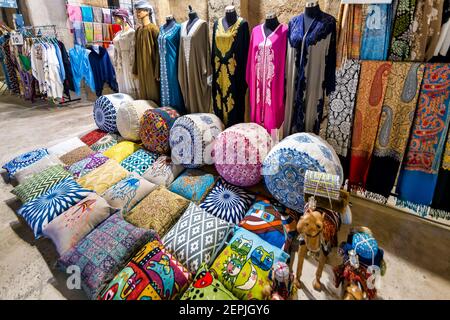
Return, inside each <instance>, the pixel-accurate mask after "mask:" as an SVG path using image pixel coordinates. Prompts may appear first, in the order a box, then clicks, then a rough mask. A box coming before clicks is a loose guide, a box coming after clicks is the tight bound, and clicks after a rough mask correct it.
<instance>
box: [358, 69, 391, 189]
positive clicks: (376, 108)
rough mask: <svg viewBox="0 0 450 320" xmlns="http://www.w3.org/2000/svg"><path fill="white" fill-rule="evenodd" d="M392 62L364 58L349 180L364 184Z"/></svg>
mask: <svg viewBox="0 0 450 320" xmlns="http://www.w3.org/2000/svg"><path fill="white" fill-rule="evenodd" d="M391 67H392V62H381V61H380V62H379V61H362V62H361V75H360V81H359V83H360V84H362V85H360V86H359V88H358V96H357V100H356V111H355V122H354V126H353V137H352V153H351V159H350V175H349V183H350V185H351V186H354V187H361V186H362V187H363V188H364V187H365V184H366V179H367V173H368V169H369V165H370V159H371V157H372V152H373V148H374V146H375V140H376V137H377V131H378V123H379V122H380V116H381V107H382V104H383V100H384V95H385V93H386V87H387V79H388V75H389V72H390V70H391Z"/></svg>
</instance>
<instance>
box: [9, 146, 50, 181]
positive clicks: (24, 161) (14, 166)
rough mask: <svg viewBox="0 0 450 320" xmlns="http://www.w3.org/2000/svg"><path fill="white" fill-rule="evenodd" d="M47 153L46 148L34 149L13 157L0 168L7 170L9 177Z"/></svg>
mask: <svg viewBox="0 0 450 320" xmlns="http://www.w3.org/2000/svg"><path fill="white" fill-rule="evenodd" d="M47 155H48V151H47V149H43V148H41V149H36V150H33V151H30V152H27V153H24V154H21V155H20V156H18V157H15V158H14V159H12V160H11V161H9V162H8V163H6V164H5V165H4V166H3V167H2V168H3V169H5V170H6V171H8V175H9V177H13V176H14V175H15V174H16V173H17V172H19V171H20V170H22V169H25V168H27V167H29V166H31V165H32V164H34V163H36V162H38V161H39V160H41V159H42V158H44V157H45V156H47Z"/></svg>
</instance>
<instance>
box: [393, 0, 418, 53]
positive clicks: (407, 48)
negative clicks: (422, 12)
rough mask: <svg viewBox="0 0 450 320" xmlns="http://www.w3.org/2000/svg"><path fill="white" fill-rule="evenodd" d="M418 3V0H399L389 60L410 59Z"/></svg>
mask: <svg viewBox="0 0 450 320" xmlns="http://www.w3.org/2000/svg"><path fill="white" fill-rule="evenodd" d="M416 3H417V0H398V5H397V12H396V16H395V20H394V28H393V31H392V40H391V50H390V53H389V60H392V61H405V60H409V59H410V56H411V46H412V40H413V24H414V13H415V10H416Z"/></svg>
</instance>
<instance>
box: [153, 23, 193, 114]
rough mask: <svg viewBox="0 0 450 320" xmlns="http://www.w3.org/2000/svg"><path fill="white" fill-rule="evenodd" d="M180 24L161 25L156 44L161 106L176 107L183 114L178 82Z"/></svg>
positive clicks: (184, 111) (183, 109)
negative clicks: (168, 27) (166, 26)
mask: <svg viewBox="0 0 450 320" xmlns="http://www.w3.org/2000/svg"><path fill="white" fill-rule="evenodd" d="M180 30H181V25H180V24H179V23H176V24H175V25H174V26H172V27H171V28H170V29H168V30H166V29H165V28H164V26H162V27H161V28H160V30H159V37H158V46H159V56H160V59H161V61H160V68H161V69H160V70H161V71H160V74H161V106H163V107H172V108H175V109H177V111H178V113H180V114H184V113H186V110H185V108H184V101H183V96H182V95H181V89H180V84H179V83H178V52H179V48H180Z"/></svg>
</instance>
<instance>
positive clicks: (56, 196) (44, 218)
mask: <svg viewBox="0 0 450 320" xmlns="http://www.w3.org/2000/svg"><path fill="white" fill-rule="evenodd" d="M90 193H92V191H90V190H87V189H83V188H82V187H81V186H80V185H79V184H78V183H76V182H75V180H73V178H68V179H65V180H63V181H62V182H60V183H58V184H56V185H54V186H53V187H51V188H50V189H49V190H47V192H45V193H44V194H42V195H41V196H39V197H37V198H35V199H33V200H31V201H29V202H27V203H25V204H24V205H23V206H22V207H21V208H20V209H19V211H18V214H19V215H21V216H22V217H23V218H24V219H25V220H26V221H27V223H28V225H29V226H30V227H31V228H32V229H33V232H34V236H35V237H36V239H38V238H40V237H41V236H42V230H43V228H44V227H45V226H46V225H47V224H48V223H50V222H51V221H52V220H53V219H55V218H56V217H57V216H59V215H60V214H62V213H63V212H65V211H66V210H68V209H69V208H70V207H72V206H74V205H76V204H77V203H78V202H79V201H81V200H83V199H84V198H86V197H87V196H88V195H89V194H90Z"/></svg>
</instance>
